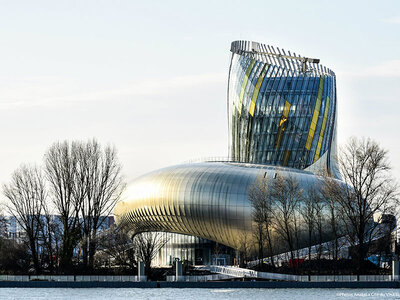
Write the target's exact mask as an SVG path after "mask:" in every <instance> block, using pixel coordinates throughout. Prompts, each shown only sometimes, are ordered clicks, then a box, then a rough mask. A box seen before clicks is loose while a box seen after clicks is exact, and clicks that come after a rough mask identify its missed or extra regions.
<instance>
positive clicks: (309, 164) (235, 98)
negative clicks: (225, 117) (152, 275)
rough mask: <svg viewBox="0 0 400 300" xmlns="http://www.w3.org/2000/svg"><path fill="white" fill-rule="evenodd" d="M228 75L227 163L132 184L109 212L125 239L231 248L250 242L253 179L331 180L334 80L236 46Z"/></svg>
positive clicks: (299, 63) (314, 66) (292, 59)
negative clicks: (150, 235)
mask: <svg viewBox="0 0 400 300" xmlns="http://www.w3.org/2000/svg"><path fill="white" fill-rule="evenodd" d="M231 52H232V59H231V65H230V69H229V83H228V114H229V139H230V141H229V162H202V163H194V164H184V165H178V166H173V167H169V168H165V169H161V170H157V171H154V172H151V173H148V174H146V175H144V176H142V177H140V178H138V179H136V180H135V181H134V182H133V183H132V184H131V185H130V186H129V187H128V188H127V190H126V192H125V193H124V195H123V198H122V201H121V202H120V203H119V204H118V205H117V206H116V208H115V211H114V213H115V215H116V220H117V222H118V224H121V223H124V224H126V225H127V226H128V227H129V228H130V230H131V232H132V233H138V232H143V231H165V232H175V233H182V234H188V235H194V236H198V237H202V238H206V239H209V240H213V241H216V242H219V243H222V244H225V245H227V246H230V247H233V248H237V247H238V243H240V241H241V240H242V239H243V236H246V235H251V234H252V218H251V204H250V202H249V200H248V188H249V186H250V185H251V184H253V183H254V182H255V180H256V179H257V178H259V177H260V176H263V177H266V178H274V176H276V175H275V174H276V173H277V172H279V174H280V175H282V176H284V177H285V176H291V177H294V178H295V179H296V180H297V181H298V182H299V184H300V185H301V186H302V187H303V188H304V189H306V188H308V187H312V186H315V185H316V182H317V181H318V180H320V179H319V177H318V176H317V175H316V174H318V173H319V172H325V171H328V172H329V173H330V174H332V175H333V176H334V177H336V178H340V177H339V172H338V170H337V167H336V162H335V156H336V118H337V116H336V111H337V109H336V106H337V103H336V83H335V74H334V73H333V72H332V71H331V70H329V69H328V68H326V67H323V66H321V65H319V64H318V63H319V60H318V59H313V58H306V57H301V56H298V55H296V54H294V53H291V52H289V51H288V52H285V51H284V50H282V49H278V48H274V47H271V46H267V45H263V44H259V43H254V42H247V41H235V42H233V43H232V45H231Z"/></svg>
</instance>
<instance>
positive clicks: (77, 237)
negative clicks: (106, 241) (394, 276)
mask: <svg viewBox="0 0 400 300" xmlns="http://www.w3.org/2000/svg"><path fill="white" fill-rule="evenodd" d="M123 188H124V182H123V177H122V175H121V164H120V163H119V161H118V158H117V152H116V149H115V148H114V147H111V146H106V147H102V146H101V145H100V144H99V143H98V142H97V141H96V140H94V139H93V140H89V141H87V142H80V141H79V142H78V141H75V142H72V143H70V142H67V141H64V142H57V143H55V144H53V145H52V146H51V147H50V148H49V149H48V150H47V152H46V153H45V156H44V166H43V167H38V166H31V165H23V166H21V167H20V168H18V169H17V170H15V171H14V173H13V175H12V177H11V181H10V182H9V183H8V184H5V185H3V193H4V195H5V196H6V198H7V199H8V203H7V210H8V213H9V214H10V215H12V216H14V217H15V219H16V220H17V222H18V224H19V225H20V227H21V228H22V229H23V231H24V232H25V234H26V238H27V240H28V246H29V250H30V252H31V255H32V261H33V264H34V268H35V271H36V272H37V273H40V272H41V269H42V266H41V264H40V259H39V252H40V251H39V247H41V248H42V249H43V250H42V251H41V252H42V254H43V253H45V254H46V255H45V256H46V257H48V260H49V262H48V264H49V265H50V266H49V268H50V269H51V270H52V268H54V266H55V265H56V264H57V266H58V267H59V269H60V270H61V271H64V272H68V271H69V270H70V268H71V266H72V265H73V257H74V250H75V249H77V248H79V249H80V250H81V251H82V257H83V265H84V266H85V267H89V268H92V267H93V264H94V255H95V252H96V249H97V247H98V238H97V236H98V230H99V228H100V227H101V226H102V225H103V223H104V222H105V220H106V219H105V218H104V217H103V216H107V215H109V214H110V213H111V211H112V209H113V208H114V206H115V204H116V203H117V201H118V199H119V197H120V195H121V192H122V190H123ZM55 216H56V217H55ZM54 258H57V261H54Z"/></svg>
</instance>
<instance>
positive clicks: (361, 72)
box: [340, 59, 400, 78]
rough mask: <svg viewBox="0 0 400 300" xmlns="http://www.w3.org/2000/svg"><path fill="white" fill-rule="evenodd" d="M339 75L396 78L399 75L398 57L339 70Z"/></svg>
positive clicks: (399, 61)
mask: <svg viewBox="0 0 400 300" xmlns="http://www.w3.org/2000/svg"><path fill="white" fill-rule="evenodd" d="M340 75H341V76H348V77H384V78H389V77H390V78H397V77H400V59H394V60H388V61H383V62H381V63H379V64H377V65H372V66H368V67H365V68H360V69H355V70H351V71H344V72H340Z"/></svg>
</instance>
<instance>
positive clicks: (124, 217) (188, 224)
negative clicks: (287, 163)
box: [115, 162, 318, 248]
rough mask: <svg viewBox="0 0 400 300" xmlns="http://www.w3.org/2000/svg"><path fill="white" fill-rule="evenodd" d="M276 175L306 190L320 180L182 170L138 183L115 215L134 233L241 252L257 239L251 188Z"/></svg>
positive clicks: (239, 168)
mask: <svg viewBox="0 0 400 300" xmlns="http://www.w3.org/2000/svg"><path fill="white" fill-rule="evenodd" d="M277 172H279V174H280V175H281V176H284V177H285V176H291V177H292V178H294V179H296V180H297V181H298V182H299V184H300V186H301V187H302V188H304V189H306V188H307V186H312V185H315V181H316V180H318V178H317V177H316V176H314V175H313V174H312V173H310V172H306V171H300V170H295V169H289V168H279V167H269V166H265V165H256V164H245V163H226V162H204V163H196V164H184V165H178V166H173V167H169V168H165V169H161V170H158V171H154V172H152V173H149V174H146V175H144V176H142V177H140V178H138V179H137V180H135V181H134V183H133V184H132V185H130V186H129V187H128V189H127V191H126V193H125V196H124V198H123V199H122V202H120V203H119V204H118V206H117V208H116V209H115V214H116V215H117V216H118V223H127V224H129V226H130V228H131V229H132V230H133V232H142V231H168V232H175V233H183V234H188V235H195V236H199V237H202V238H206V239H209V240H213V241H216V242H219V243H221V244H224V245H227V246H230V247H232V248H237V247H239V246H240V243H242V242H243V240H244V236H245V235H249V236H251V235H252V225H251V223H252V218H251V206H250V204H249V201H248V188H249V186H250V185H251V184H253V183H254V182H255V180H256V179H257V178H259V177H260V176H262V177H265V178H268V179H273V178H274V177H275V176H276V175H275V174H276V173H277Z"/></svg>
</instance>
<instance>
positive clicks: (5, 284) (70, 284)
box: [0, 281, 400, 289]
mask: <svg viewBox="0 0 400 300" xmlns="http://www.w3.org/2000/svg"><path fill="white" fill-rule="evenodd" d="M0 288H219V289H224V288H239V289H242V288H269V289H279V288H284V289H287V288H294V289H299V288H300V289H301V288H361V289H364V288H369V289H371V288H400V282H399V281H385V282H382V281H380V282H374V281H369V282H363V281H355V282H292V281H222V282H212V281H209V282H166V281H158V282H155V281H147V282H107V281H104V282H75V281H64V282H61V281H0Z"/></svg>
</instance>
